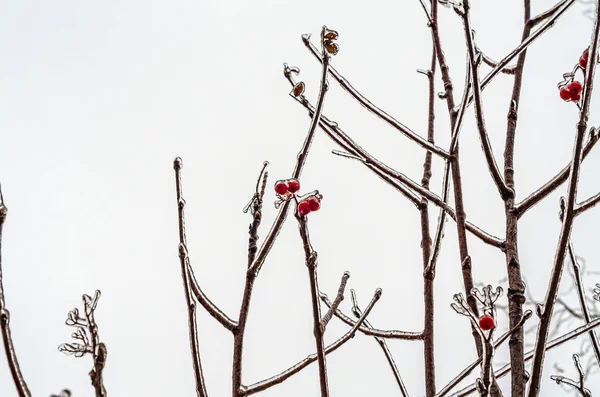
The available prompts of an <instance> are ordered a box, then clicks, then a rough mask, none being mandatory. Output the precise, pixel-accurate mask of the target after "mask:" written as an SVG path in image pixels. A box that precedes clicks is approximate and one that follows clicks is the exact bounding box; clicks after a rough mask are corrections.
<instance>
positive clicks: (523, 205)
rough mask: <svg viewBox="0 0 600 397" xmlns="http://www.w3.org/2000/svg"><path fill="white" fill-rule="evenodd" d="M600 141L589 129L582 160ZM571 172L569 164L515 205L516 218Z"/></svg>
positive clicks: (577, 211) (553, 188) (558, 184)
mask: <svg viewBox="0 0 600 397" xmlns="http://www.w3.org/2000/svg"><path fill="white" fill-rule="evenodd" d="M599 140H600V134H598V133H597V132H596V130H595V129H594V128H591V129H590V138H589V140H588V141H587V143H586V144H585V146H584V148H583V156H582V160H583V159H585V158H586V157H587V155H588V154H589V153H590V151H591V150H592V148H593V147H594V146H595V145H596V143H598V141H599ZM570 172H571V163H569V165H567V166H566V167H565V168H563V169H562V171H561V172H559V173H558V174H557V175H556V176H555V177H554V178H552V179H551V180H549V181H548V182H546V183H545V184H544V185H543V186H541V187H540V188H539V189H537V190H536V191H534V192H533V193H531V194H530V195H529V196H527V197H526V198H525V199H524V200H522V201H521V202H520V203H519V204H517V205H515V207H514V211H515V213H516V214H517V216H518V217H521V216H522V215H523V214H524V213H525V212H527V210H529V209H530V208H531V207H533V206H534V205H536V204H537V203H538V202H540V201H541V200H543V199H544V198H546V197H547V196H548V195H549V194H550V193H552V192H553V191H554V190H556V189H557V188H558V187H559V186H560V185H562V184H563V183H564V182H565V181H566V180H567V179H568V178H569V174H570ZM584 203H585V202H584ZM584 203H581V204H580V205H579V207H577V210H576V213H579V212H580V211H581V206H582V205H583V204H584Z"/></svg>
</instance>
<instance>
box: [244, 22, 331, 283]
mask: <svg viewBox="0 0 600 397" xmlns="http://www.w3.org/2000/svg"><path fill="white" fill-rule="evenodd" d="M326 29H327V27H326V26H323V28H322V29H321V41H323V34H324V32H325V30H326ZM321 44H322V46H324V43H321ZM323 53H324V54H325V56H324V57H323V62H322V65H323V67H322V71H321V83H320V86H319V96H318V98H317V106H316V108H315V112H314V114H313V115H312V120H311V122H310V126H309V128H308V133H307V135H306V139H305V140H304V144H303V145H302V149H300V152H299V153H298V157H297V162H296V166H295V168H294V171H293V172H292V178H296V179H299V178H300V175H301V174H302V169H303V168H304V164H305V163H306V158H307V157H308V152H309V150H310V147H311V145H312V142H313V140H314V136H315V132H316V130H317V126H318V125H319V123H320V120H321V112H322V111H323V104H324V101H325V94H326V93H327V90H328V87H329V84H328V82H327V73H328V70H329V67H330V66H329V60H330V55H329V53H328V52H327V51H325V49H323ZM284 71H285V73H286V74H288V75H290V76H291V73H298V72H299V70H298V69H291V68H288V67H287V65H285V68H284ZM289 207H290V201H289V200H288V201H286V202H285V203H284V204H283V205H282V206H281V209H280V210H279V213H278V214H277V217H276V218H275V221H274V222H273V226H271V230H269V233H268V234H267V237H266V238H265V242H264V243H263V245H262V246H261V247H260V250H259V251H258V253H257V255H256V259H255V260H254V262H253V263H252V265H251V266H249V270H248V271H249V272H253V273H255V274H258V272H259V271H260V268H261V266H262V264H263V263H264V261H265V259H266V258H267V255H268V254H269V251H270V250H271V247H272V246H273V243H274V242H275V239H276V238H277V236H278V235H279V231H280V230H281V226H283V223H284V222H285V218H286V217H287V212H288V209H289Z"/></svg>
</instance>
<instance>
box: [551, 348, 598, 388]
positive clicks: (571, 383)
mask: <svg viewBox="0 0 600 397" xmlns="http://www.w3.org/2000/svg"><path fill="white" fill-rule="evenodd" d="M573 361H574V362H575V368H576V369H577V373H578V374H579V384H578V383H576V382H575V381H574V380H572V379H569V378H566V377H564V376H556V375H553V376H551V377H550V379H552V380H553V381H555V382H556V384H559V385H560V384H561V383H564V384H566V385H569V386H571V387H573V388H575V390H577V392H578V393H579V394H581V395H582V396H583V397H592V392H591V391H589V389H586V387H585V373H584V372H583V368H581V363H580V362H579V356H578V355H577V354H573Z"/></svg>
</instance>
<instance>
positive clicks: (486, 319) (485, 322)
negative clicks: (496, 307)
mask: <svg viewBox="0 0 600 397" xmlns="http://www.w3.org/2000/svg"><path fill="white" fill-rule="evenodd" d="M495 326H496V324H495V323H494V318H493V317H491V316H483V317H481V318H480V319H479V328H481V329H482V330H484V331H489V330H490V329H493V328H494V327H495Z"/></svg>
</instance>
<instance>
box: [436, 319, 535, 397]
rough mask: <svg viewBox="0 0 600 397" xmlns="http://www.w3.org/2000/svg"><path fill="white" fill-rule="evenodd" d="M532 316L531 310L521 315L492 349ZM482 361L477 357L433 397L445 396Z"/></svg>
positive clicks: (481, 357) (480, 357)
mask: <svg viewBox="0 0 600 397" xmlns="http://www.w3.org/2000/svg"><path fill="white" fill-rule="evenodd" d="M532 314H533V312H532V311H531V310H527V311H526V312H525V313H523V316H522V317H521V320H520V321H519V322H518V323H517V324H516V325H515V326H514V327H513V328H511V329H510V330H508V332H506V333H505V334H503V335H502V336H500V337H499V338H498V340H497V341H496V342H495V343H494V349H497V348H498V347H500V346H501V345H502V343H504V342H505V341H506V340H507V339H508V338H509V337H510V336H511V335H512V334H514V333H515V332H516V331H517V330H518V329H519V328H520V327H521V326H522V325H523V324H524V323H525V321H527V320H529V319H530V318H531V316H532ZM482 361H483V356H479V358H478V359H477V360H475V361H474V362H473V363H471V364H470V365H469V366H468V367H466V368H465V369H463V370H462V371H461V373H460V374H458V375H457V376H456V377H455V378H454V379H452V380H451V381H450V382H449V383H448V384H447V385H446V386H444V388H443V389H442V390H440V391H439V393H438V394H436V395H435V397H443V396H445V395H446V394H448V393H449V392H450V390H452V389H453V388H454V387H456V385H458V384H459V383H460V382H461V381H462V380H463V379H465V378H466V377H467V376H469V374H470V373H471V372H472V371H473V370H474V369H475V368H477V366H478V365H479V364H481V362H482Z"/></svg>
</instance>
